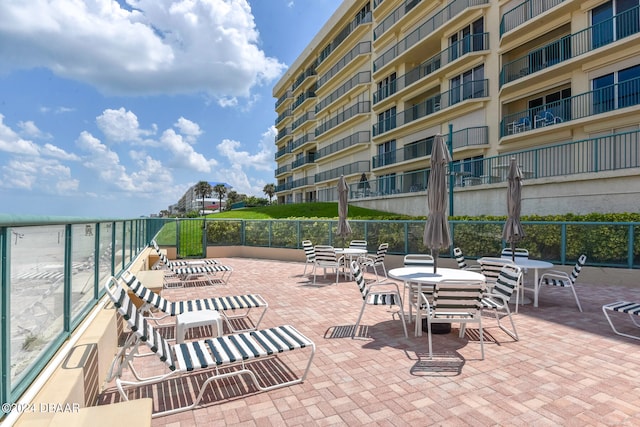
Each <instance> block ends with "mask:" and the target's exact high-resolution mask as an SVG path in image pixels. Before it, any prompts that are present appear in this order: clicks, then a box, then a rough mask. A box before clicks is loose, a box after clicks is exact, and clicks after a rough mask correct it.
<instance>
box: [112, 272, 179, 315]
mask: <svg viewBox="0 0 640 427" xmlns="http://www.w3.org/2000/svg"><path fill="white" fill-rule="evenodd" d="M120 278H121V279H122V280H123V281H124V282H125V283H126V284H127V286H128V287H129V289H131V290H132V291H133V293H134V294H136V296H137V297H138V298H140V299H141V300H142V301H145V302H147V303H149V304H151V305H152V306H154V307H156V308H159V309H161V310H162V311H164V312H168V311H171V306H172V303H171V302H170V301H168V300H167V299H165V298H164V297H162V296H161V295H160V294H158V293H155V292H153V291H152V290H150V289H149V288H147V287H146V286H145V285H143V284H142V282H141V281H140V280H138V278H137V277H136V276H135V275H133V274H132V273H131V272H130V271H129V270H125V271H124V272H123V273H122V275H121V276H120Z"/></svg>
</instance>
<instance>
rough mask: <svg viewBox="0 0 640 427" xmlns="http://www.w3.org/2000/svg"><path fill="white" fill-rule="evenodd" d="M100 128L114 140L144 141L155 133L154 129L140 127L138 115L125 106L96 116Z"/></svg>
mask: <svg viewBox="0 0 640 427" xmlns="http://www.w3.org/2000/svg"><path fill="white" fill-rule="evenodd" d="M96 124H97V125H98V128H99V129H100V130H101V131H102V133H104V135H105V136H106V137H107V140H109V141H112V142H137V143H140V142H143V138H144V137H146V136H149V135H153V134H154V133H155V127H154V128H153V130H144V129H141V128H140V124H139V123H138V117H137V116H136V115H135V114H134V113H133V112H132V111H126V110H125V109H124V108H123V107H120V108H119V109H117V110H112V109H106V110H104V111H103V112H102V114H101V115H100V116H98V117H96Z"/></svg>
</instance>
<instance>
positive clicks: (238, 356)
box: [105, 277, 315, 418]
mask: <svg viewBox="0 0 640 427" xmlns="http://www.w3.org/2000/svg"><path fill="white" fill-rule="evenodd" d="M112 287H113V290H112V289H111V288H112ZM105 289H106V291H107V294H108V295H109V297H110V298H111V301H112V302H113V304H114V306H115V307H116V309H117V311H118V313H119V314H120V315H121V316H122V317H123V318H124V320H125V321H126V322H127V324H128V326H129V327H130V328H131V331H132V334H131V336H130V338H129V340H128V342H127V345H125V346H123V347H122V349H121V350H120V352H119V353H118V354H117V355H116V357H115V359H114V363H113V365H112V367H113V369H112V373H113V375H114V376H115V379H116V380H115V382H116V387H117V389H118V392H119V393H120V396H121V397H122V399H123V400H125V401H126V400H129V398H128V395H127V389H129V388H135V387H144V386H148V385H153V384H160V383H164V382H165V381H167V380H170V379H172V378H175V377H180V376H182V375H184V374H189V373H201V374H205V373H206V374H209V375H210V376H209V377H208V378H207V379H206V380H205V381H204V382H203V383H202V384H201V385H200V387H199V389H194V393H196V398H195V399H194V400H193V401H192V403H191V404H187V405H185V406H182V407H178V408H173V409H169V410H166V411H162V412H156V413H153V414H152V417H154V418H155V417H159V416H165V415H170V414H175V413H178V412H183V411H186V410H190V409H193V408H195V407H197V406H198V405H199V404H200V401H201V400H202V398H203V396H204V393H205V391H206V388H207V386H208V385H210V384H211V383H212V382H213V381H215V380H220V379H224V378H229V377H234V376H242V375H245V376H247V377H249V378H250V379H251V381H252V382H253V384H254V386H255V387H256V388H257V389H259V390H262V391H269V390H272V389H275V388H280V387H286V386H290V385H293V384H299V383H302V382H303V381H304V380H305V379H306V377H307V374H308V373H309V369H310V367H311V362H312V361H313V357H314V355H315V344H314V343H313V341H311V340H310V339H309V338H307V337H306V336H304V335H303V334H301V333H300V332H299V331H298V330H296V329H295V328H294V327H293V326H289V325H285V326H277V327H273V328H268V329H262V330H257V331H250V332H243V333H240V334H233V335H224V336H222V337H217V338H210V339H205V340H200V341H191V342H187V343H183V344H176V345H169V343H168V342H167V340H165V339H164V338H162V336H160V334H159V333H158V331H156V330H155V329H154V328H153V326H151V324H150V323H148V321H147V319H145V318H144V317H143V316H142V315H141V314H140V313H138V311H137V309H136V306H135V305H134V304H133V302H132V301H131V300H130V299H129V296H128V295H127V291H126V290H125V289H124V288H122V287H121V286H120V284H119V283H118V281H117V280H116V279H115V278H114V277H110V278H109V279H107V281H106V282H105ZM140 345H146V346H147V347H149V348H150V349H151V351H152V352H153V353H155V354H156V355H157V356H158V358H159V359H160V360H161V361H162V362H164V363H165V365H166V367H167V369H168V372H167V373H164V374H160V375H156V376H152V377H146V378H145V377H142V376H140V375H139V373H138V372H137V371H136V369H135V366H134V364H133V360H134V358H135V357H136V355H137V354H138V348H139V347H140ZM303 348H308V349H311V355H310V357H309V360H308V362H307V364H306V368H305V369H304V371H303V373H302V375H300V376H299V377H298V378H295V379H293V380H289V381H285V382H282V383H278V384H273V385H270V386H263V385H261V384H260V382H259V381H258V378H257V376H256V373H254V372H253V371H252V370H251V366H250V365H249V364H248V363H247V362H250V361H253V360H256V359H266V358H272V357H277V355H278V354H279V353H284V352H288V351H294V350H299V349H303ZM153 353H149V354H148V355H149V356H152V355H153ZM127 367H128V368H129V370H130V372H131V373H132V374H133V376H134V377H135V380H125V379H123V378H122V374H123V371H124V370H125V369H126V368H127ZM228 367H235V368H237V369H236V370H233V371H227V370H226V369H225V372H221V371H220V369H221V368H228ZM193 384H195V382H193ZM188 400H189V399H187V398H186V397H185V399H184V401H188Z"/></svg>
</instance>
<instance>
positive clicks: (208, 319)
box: [176, 310, 222, 344]
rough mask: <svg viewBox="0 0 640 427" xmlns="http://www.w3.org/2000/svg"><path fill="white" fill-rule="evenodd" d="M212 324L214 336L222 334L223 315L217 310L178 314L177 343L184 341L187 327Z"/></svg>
mask: <svg viewBox="0 0 640 427" xmlns="http://www.w3.org/2000/svg"><path fill="white" fill-rule="evenodd" d="M207 325H211V330H212V332H213V334H212V336H214V337H219V336H220V335H222V317H221V316H220V313H218V312H217V311H215V310H196V311H187V312H184V313H181V314H178V315H177V316H176V343H177V344H182V343H183V342H184V335H185V333H186V332H187V329H190V328H196V327H199V326H207Z"/></svg>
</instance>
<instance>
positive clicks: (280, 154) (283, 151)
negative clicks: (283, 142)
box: [274, 144, 291, 160]
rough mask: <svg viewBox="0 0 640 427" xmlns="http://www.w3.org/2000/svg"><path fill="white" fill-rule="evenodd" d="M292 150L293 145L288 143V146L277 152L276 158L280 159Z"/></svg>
mask: <svg viewBox="0 0 640 427" xmlns="http://www.w3.org/2000/svg"><path fill="white" fill-rule="evenodd" d="M290 152H291V145H289V144H287V146H286V147H284V148H281V149H279V150H278V151H276V154H275V156H274V157H275V160H278V159H279V158H280V157H282V156H284V155H285V154H288V153H290Z"/></svg>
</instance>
